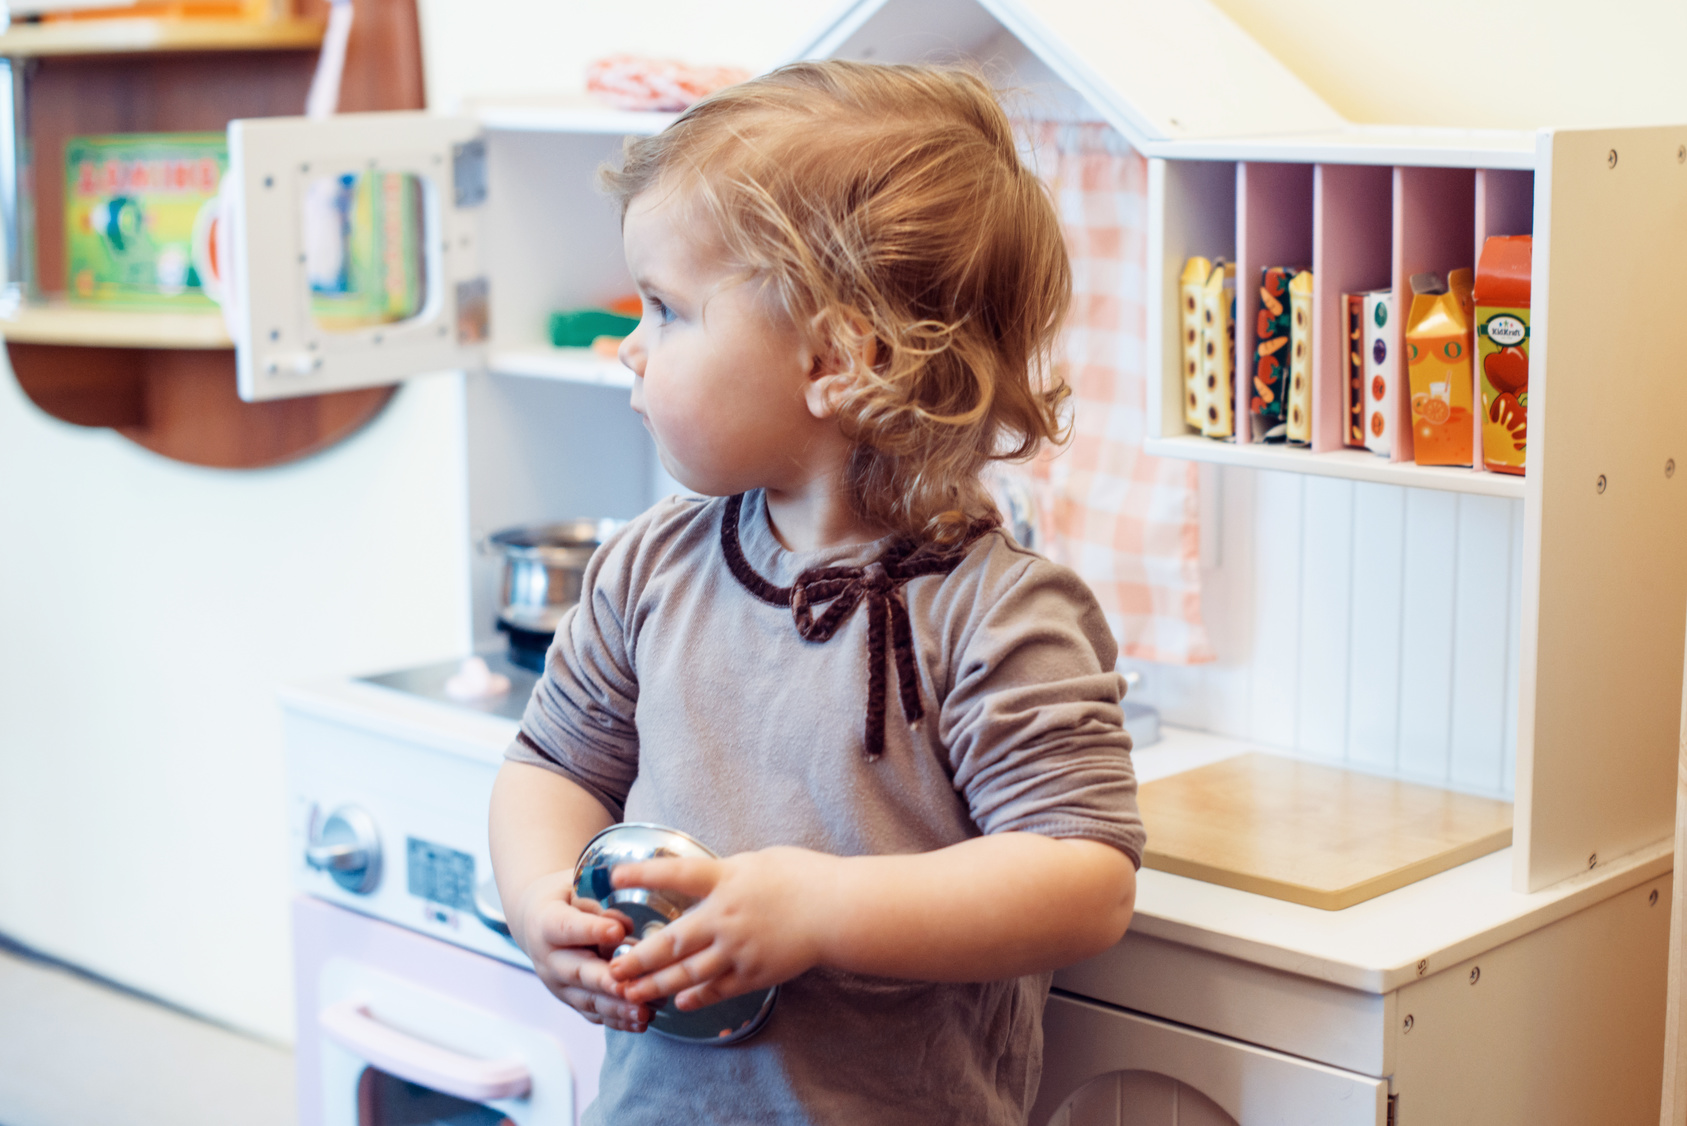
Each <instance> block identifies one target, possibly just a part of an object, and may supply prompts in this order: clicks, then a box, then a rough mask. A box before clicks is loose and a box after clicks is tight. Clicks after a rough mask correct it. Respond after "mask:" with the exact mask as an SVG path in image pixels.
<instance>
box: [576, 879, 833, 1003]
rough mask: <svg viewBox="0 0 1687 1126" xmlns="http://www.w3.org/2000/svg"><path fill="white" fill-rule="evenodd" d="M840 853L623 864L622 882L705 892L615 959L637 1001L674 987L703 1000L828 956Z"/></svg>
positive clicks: (770, 981)
mask: <svg viewBox="0 0 1687 1126" xmlns="http://www.w3.org/2000/svg"><path fill="white" fill-rule="evenodd" d="M835 863H836V860H835V858H833V857H830V856H826V855H824V854H822V853H818V852H810V851H808V850H806V849H800V848H770V849H764V850H762V851H760V852H744V853H739V854H738V855H737V856H733V857H729V858H727V859H725V860H646V861H643V862H641V863H635V864H622V865H619V866H618V867H617V868H616V869H615V871H614V872H613V873H612V876H611V878H612V879H613V880H614V883H615V886H616V887H618V888H624V887H644V888H656V889H662V890H666V891H677V892H680V893H682V894H684V895H689V896H695V897H699V898H701V899H702V902H701V903H699V904H697V906H695V907H693V908H692V909H691V910H690V911H687V912H686V913H685V914H684V915H683V916H681V917H680V918H679V919H678V920H676V921H675V922H673V923H671V924H669V925H668V926H666V927H664V928H663V929H662V930H661V931H659V932H657V933H656V934H653V935H651V936H650V937H649V938H646V939H644V940H643V941H642V942H640V943H639V944H638V945H636V946H634V947H633V948H632V949H631V950H629V951H628V952H627V953H625V954H623V955H622V956H621V957H619V958H616V959H615V960H614V961H613V962H610V963H609V973H610V975H611V977H612V979H613V980H614V981H616V982H617V983H620V985H621V994H620V995H621V996H622V997H624V998H625V999H626V1000H627V1001H636V1002H654V1001H657V1000H659V999H660V998H663V997H667V996H670V995H672V996H673V998H674V1004H675V1005H676V1006H677V1007H679V1008H681V1009H686V1010H690V1009H700V1008H702V1007H703V1006H705V1005H712V1004H714V1003H715V1002H716V1001H723V1000H725V999H726V998H728V997H735V996H737V995H738V994H740V993H749V992H751V991H752V990H756V989H766V988H767V987H768V986H770V985H777V984H779V983H780V982H782V981H788V980H790V979H791V978H793V977H795V976H797V975H798V974H800V973H802V972H803V971H804V970H806V969H808V968H810V967H811V966H813V965H815V964H816V963H818V962H819V961H820V955H821V948H822V936H823V934H824V929H825V925H826V922H825V918H826V903H825V890H824V889H825V887H826V886H827V884H828V883H829V882H830V877H829V872H828V869H829V867H830V866H831V865H833V864H835Z"/></svg>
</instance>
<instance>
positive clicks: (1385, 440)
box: [1359, 289, 1400, 454]
mask: <svg viewBox="0 0 1687 1126" xmlns="http://www.w3.org/2000/svg"><path fill="white" fill-rule="evenodd" d="M1359 296H1360V299H1361V302H1362V305H1361V308H1362V311H1363V316H1364V321H1365V349H1364V359H1365V370H1364V376H1363V394H1364V396H1365V448H1366V449H1367V450H1370V451H1371V452H1372V453H1378V454H1387V453H1389V452H1390V451H1392V450H1393V449H1394V430H1395V425H1396V423H1397V421H1398V420H1397V419H1396V418H1395V414H1396V411H1397V408H1396V406H1395V399H1396V398H1397V395H1396V391H1397V385H1396V384H1395V382H1394V381H1395V378H1396V373H1395V370H1394V369H1395V368H1396V367H1397V366H1398V365H1399V362H1400V361H1399V360H1398V358H1396V357H1395V355H1394V342H1395V336H1394V327H1393V326H1394V291H1393V290H1392V289H1373V290H1372V291H1371V292H1369V293H1362V294H1360V295H1359Z"/></svg>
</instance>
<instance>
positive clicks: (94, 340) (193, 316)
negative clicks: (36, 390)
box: [0, 302, 234, 348]
mask: <svg viewBox="0 0 1687 1126" xmlns="http://www.w3.org/2000/svg"><path fill="white" fill-rule="evenodd" d="M0 337H3V338H4V339H5V340H6V341H7V342H8V343H11V344H81V345H89V346H97V347H106V348H232V347H234V341H233V340H231V339H230V338H229V335H228V326H226V325H225V324H224V323H223V315H222V314H221V313H219V312H217V311H216V310H215V309H209V310H205V311H202V312H176V311H164V310H153V309H103V308H99V307H98V306H90V305H71V304H68V303H65V302H50V303H46V304H38V305H36V304H31V305H24V306H22V307H21V308H19V309H18V310H17V311H16V312H14V313H13V314H12V315H11V316H9V317H4V318H0Z"/></svg>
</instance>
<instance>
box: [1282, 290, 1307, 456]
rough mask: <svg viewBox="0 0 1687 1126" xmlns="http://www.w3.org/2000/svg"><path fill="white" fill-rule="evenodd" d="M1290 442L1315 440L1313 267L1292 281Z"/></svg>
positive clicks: (1305, 444)
mask: <svg viewBox="0 0 1687 1126" xmlns="http://www.w3.org/2000/svg"><path fill="white" fill-rule="evenodd" d="M1288 424H1289V445H1291V446H1309V445H1311V444H1312V271H1311V270H1302V271H1301V272H1300V273H1298V274H1296V275H1295V276H1294V279H1293V280H1292V281H1290V282H1289V404H1288Z"/></svg>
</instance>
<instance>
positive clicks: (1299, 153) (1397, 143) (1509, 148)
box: [1146, 125, 1536, 169]
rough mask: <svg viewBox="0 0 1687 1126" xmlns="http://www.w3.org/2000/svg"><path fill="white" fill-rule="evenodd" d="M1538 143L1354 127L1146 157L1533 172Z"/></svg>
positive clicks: (1165, 146)
mask: <svg viewBox="0 0 1687 1126" xmlns="http://www.w3.org/2000/svg"><path fill="white" fill-rule="evenodd" d="M1535 144H1536V138H1535V134H1534V132H1533V131H1529V130H1521V129H1437V128H1419V127H1413V126H1396V125H1353V126H1350V127H1348V128H1346V129H1338V130H1331V131H1329V132H1320V133H1298V134H1278V135H1275V136H1261V137H1219V138H1203V139H1201V140H1198V141H1159V142H1153V143H1151V144H1149V145H1148V146H1147V147H1146V155H1148V156H1157V157H1166V158H1168V159H1172V160H1249V161H1266V162H1277V161H1292V162H1301V161H1307V162H1312V163H1319V164H1388V165H1393V164H1403V165H1430V166H1435V167H1443V168H1515V169H1533V168H1534V167H1535V161H1536V154H1535Z"/></svg>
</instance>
